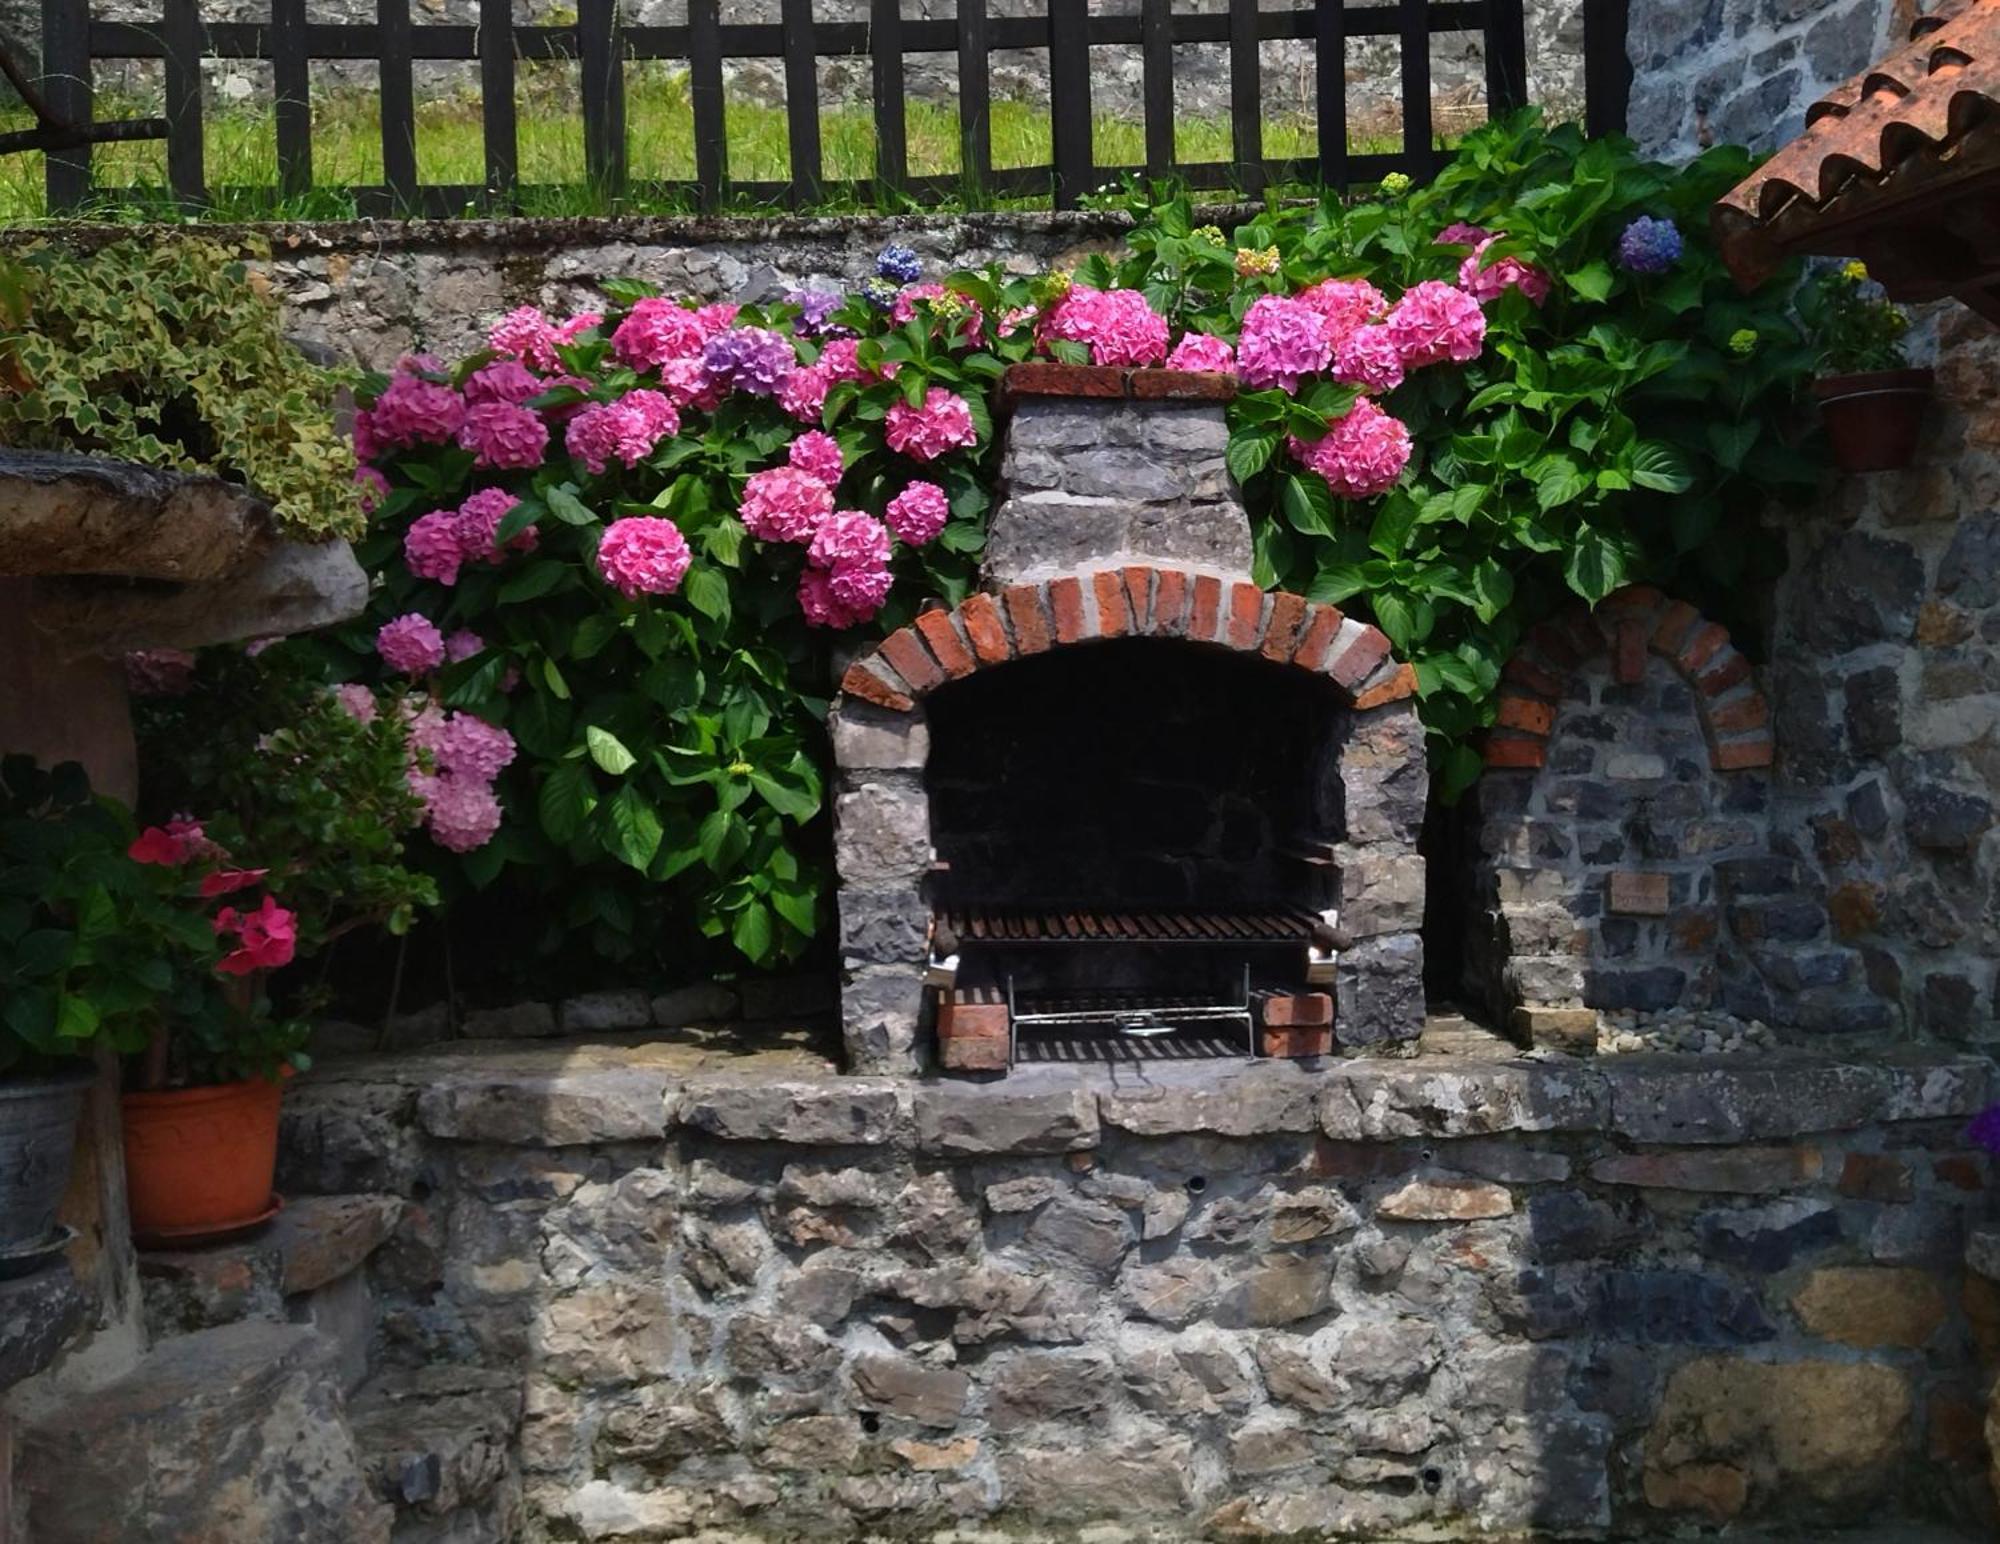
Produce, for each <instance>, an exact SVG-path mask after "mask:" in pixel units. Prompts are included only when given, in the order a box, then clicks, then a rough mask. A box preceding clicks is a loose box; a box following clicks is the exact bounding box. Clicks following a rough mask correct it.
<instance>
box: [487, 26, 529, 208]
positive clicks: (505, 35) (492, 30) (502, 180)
mask: <svg viewBox="0 0 2000 1544" xmlns="http://www.w3.org/2000/svg"><path fill="white" fill-rule="evenodd" d="M479 128H480V138H481V140H482V141H483V142H484V146H485V151H486V189H485V191H486V195H487V196H486V200H485V202H486V203H487V204H488V206H489V207H492V206H495V205H497V206H498V208H499V210H500V211H501V212H503V213H504V212H506V211H507V210H509V209H511V208H512V207H513V203H514V185H515V184H516V183H517V182H519V181H520V180H521V141H520V125H519V121H518V120H517V118H516V117H515V112H514V9H513V4H512V0H479Z"/></svg>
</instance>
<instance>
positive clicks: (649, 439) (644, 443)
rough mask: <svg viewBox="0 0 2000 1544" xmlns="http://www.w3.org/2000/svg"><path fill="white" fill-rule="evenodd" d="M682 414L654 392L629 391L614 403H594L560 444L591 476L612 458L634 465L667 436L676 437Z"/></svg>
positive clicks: (574, 419)
mask: <svg viewBox="0 0 2000 1544" xmlns="http://www.w3.org/2000/svg"><path fill="white" fill-rule="evenodd" d="M680 427H681V415H680V412H679V410H678V409H676V408H675V407H674V404H673V401H672V400H671V399H670V398H668V397H667V396H665V395H663V394H662V393H660V392H657V391H643V390H642V391H629V392H627V393H626V394H625V395H624V396H622V397H620V398H619V399H618V400H617V401H616V402H594V403H592V404H591V405H590V406H589V407H586V408H585V409H584V410H583V411H582V412H580V413H578V414H577V415H576V417H574V418H572V419H571V420H570V421H569V427H568V428H567V429H566V430H565V431H564V434H563V443H564V444H565V445H566V446H567V447H568V449H569V453H570V454H571V455H573V456H575V457H576V458H577V460H579V461H581V462H582V463H583V464H584V466H585V468H586V469H588V470H589V471H590V472H592V473H593V474H595V473H600V472H602V471H603V470H604V468H605V466H606V464H607V463H609V462H610V461H611V460H612V459H613V458H614V457H615V458H616V459H617V460H619V461H621V462H623V463H624V464H625V465H626V466H628V467H633V466H637V465H638V464H639V463H640V462H641V461H643V460H645V459H646V457H647V456H649V455H651V454H652V453H653V448H654V447H655V446H656V445H658V444H659V442H660V441H661V440H663V439H665V438H667V437H668V436H669V435H673V434H678V433H679V432H680Z"/></svg>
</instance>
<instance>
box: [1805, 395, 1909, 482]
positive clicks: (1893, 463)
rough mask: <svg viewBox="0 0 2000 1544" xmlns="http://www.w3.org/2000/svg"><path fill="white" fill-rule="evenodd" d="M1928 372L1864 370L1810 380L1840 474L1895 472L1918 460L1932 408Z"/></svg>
mask: <svg viewBox="0 0 2000 1544" xmlns="http://www.w3.org/2000/svg"><path fill="white" fill-rule="evenodd" d="M1931 382H1932V373H1931V372H1930V371H1929V370H1865V371H1862V372H1861V373H1859V374H1857V375H1828V376H1822V377H1821V378H1820V379H1819V380H1816V381H1814V382H1813V395H1814V396H1815V397H1817V398H1818V399H1819V413H1820V418H1821V420H1822V421H1823V422H1824V423H1825V424H1826V437H1827V441H1828V443H1829V445H1830V446H1831V447H1832V450H1833V463H1834V465H1835V466H1837V467H1839V468H1840V469H1841V470H1842V471H1843V472H1893V471H1897V470H1900V469H1901V468H1903V467H1906V466H1908V465H1909V464H1910V462H1911V461H1912V460H1913V459H1914V458H1915V457H1916V454H1917V435H1918V433H1919V432H1920V431H1921V430H1922V428H1923V424H1924V409H1925V408H1926V407H1927V406H1929V404H1930V397H1931Z"/></svg>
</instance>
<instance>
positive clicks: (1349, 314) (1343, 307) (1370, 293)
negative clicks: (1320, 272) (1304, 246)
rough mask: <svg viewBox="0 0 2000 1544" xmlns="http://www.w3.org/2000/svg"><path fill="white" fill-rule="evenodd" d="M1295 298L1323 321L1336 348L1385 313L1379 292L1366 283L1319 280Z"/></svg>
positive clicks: (1352, 280) (1386, 303) (1383, 302)
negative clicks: (1358, 328) (1323, 319)
mask: <svg viewBox="0 0 2000 1544" xmlns="http://www.w3.org/2000/svg"><path fill="white" fill-rule="evenodd" d="M1298 298H1299V300H1300V302H1301V303H1302V304H1304V305H1308V306H1311V307H1312V308H1313V309H1314V310H1315V311H1317V312H1319V314H1320V315H1321V316H1323V317H1325V318H1326V326H1327V335H1328V336H1329V337H1331V338H1332V339H1333V342H1334V346H1335V347H1336V348H1337V347H1339V346H1340V343H1341V341H1342V340H1343V339H1345V338H1346V337H1347V335H1348V334H1349V333H1351V332H1353V331H1354V330H1355V329H1356V328H1357V327H1365V326H1367V325H1368V323H1370V322H1372V321H1375V320H1377V319H1379V318H1380V317H1381V315H1382V313H1383V312H1384V311H1385V310H1387V309H1388V302H1387V301H1385V300H1384V299H1383V298H1382V292H1381V291H1380V290H1378V289H1377V288H1376V287H1375V286H1374V285H1372V284H1370V283H1369V282H1368V281H1367V280H1366V279H1322V280H1320V282H1319V283H1317V284H1315V285H1313V286H1312V287H1311V288H1310V289H1307V290H1302V291H1301V292H1300V293H1299V297H1298Z"/></svg>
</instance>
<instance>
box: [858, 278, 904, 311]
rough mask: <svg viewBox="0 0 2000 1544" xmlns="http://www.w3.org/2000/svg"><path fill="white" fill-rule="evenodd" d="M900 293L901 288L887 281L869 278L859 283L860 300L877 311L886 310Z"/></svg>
mask: <svg viewBox="0 0 2000 1544" xmlns="http://www.w3.org/2000/svg"><path fill="white" fill-rule="evenodd" d="M901 293H902V290H901V288H900V287H899V286H897V285H895V284H892V283H890V282H889V281H888V280H887V279H874V278H870V279H863V280H862V281H861V298H862V299H863V300H865V301H867V302H868V304H870V305H871V306H873V307H874V308H875V309H876V310H877V311H886V310H888V309H889V308H890V307H891V306H893V305H894V304H895V303H896V297H897V296H898V295H899V294H901Z"/></svg>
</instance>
